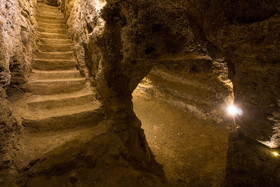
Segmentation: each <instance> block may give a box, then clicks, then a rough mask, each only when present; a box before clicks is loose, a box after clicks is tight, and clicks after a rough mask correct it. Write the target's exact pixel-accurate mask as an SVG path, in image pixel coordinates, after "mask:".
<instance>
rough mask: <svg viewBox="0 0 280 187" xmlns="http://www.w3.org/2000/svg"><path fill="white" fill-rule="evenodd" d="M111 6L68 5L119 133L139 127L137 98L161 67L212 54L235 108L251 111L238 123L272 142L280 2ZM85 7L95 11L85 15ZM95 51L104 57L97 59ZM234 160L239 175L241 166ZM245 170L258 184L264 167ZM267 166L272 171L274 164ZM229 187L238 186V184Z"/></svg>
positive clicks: (247, 133)
mask: <svg viewBox="0 0 280 187" xmlns="http://www.w3.org/2000/svg"><path fill="white" fill-rule="evenodd" d="M106 2H107V4H106V5H105V7H104V8H103V9H102V10H101V14H100V13H98V10H97V9H95V8H90V7H95V6H96V5H97V4H99V5H100V4H102V3H103V1H91V2H89V1H83V2H81V1H62V3H61V4H62V10H63V11H65V15H66V17H67V18H69V19H68V21H69V23H71V20H75V19H76V20H80V21H74V22H75V23H77V25H79V26H77V25H76V26H74V27H73V26H71V25H72V24H69V28H70V30H72V31H73V34H72V36H73V38H74V40H75V41H76V42H77V43H81V41H82V43H83V44H81V45H80V46H83V45H84V44H85V45H84V46H86V47H84V48H80V49H81V50H80V51H83V49H86V50H84V52H85V55H83V56H84V57H87V58H86V59H87V60H88V61H87V63H88V66H89V67H90V68H89V69H90V70H91V71H90V72H89V74H90V75H89V76H91V75H93V76H95V79H96V81H95V82H96V84H97V87H98V90H99V92H100V95H101V98H102V101H103V103H104V106H105V109H106V111H107V112H108V113H109V114H110V115H111V116H112V117H113V118H114V119H115V120H116V121H118V120H119V122H120V123H119V124H118V125H116V126H115V127H116V129H118V128H120V129H127V128H129V127H128V126H127V125H121V124H123V123H122V122H121V121H126V122H125V123H126V124H131V126H132V125H133V124H135V123H134V122H136V121H135V120H136V118H135V117H134V113H133V111H132V107H131V106H132V103H131V101H130V100H131V92H132V91H133V89H134V88H135V87H136V86H137V84H138V83H139V82H140V80H142V79H143V77H145V76H146V75H147V74H148V72H149V71H150V70H151V68H152V67H153V66H154V65H155V64H159V63H161V62H167V61H168V60H170V59H175V58H179V59H185V58H186V56H189V55H206V56H210V57H211V58H212V59H213V60H214V61H220V62H226V63H227V64H228V67H229V75H230V78H231V79H232V81H233V86H234V95H235V103H236V104H237V105H239V106H240V107H241V108H242V109H243V111H244V115H243V116H242V117H241V118H240V121H238V124H239V125H240V126H241V130H242V131H243V133H244V134H245V136H246V137H248V138H249V139H250V138H251V139H253V140H255V141H257V140H262V141H267V140H270V137H271V136H272V135H273V134H274V132H273V130H274V129H273V127H274V124H275V123H274V122H273V121H270V120H269V119H268V117H270V116H271V115H272V114H275V112H277V111H278V110H279V109H278V108H277V99H278V97H279V96H278V93H279V88H280V87H279V76H278V75H279V68H278V61H279V54H280V53H279V47H278V46H279V36H278V31H279V8H278V7H279V1H265V2H264V1H246V2H233V1H230V0H228V1H216V0H211V1H190V0H188V1H187V0H185V1H183V0H182V1H179V0H178V1H168V0H165V1H150V0H146V1H140V0H139V1H130V0H125V1H123V0H122V1H120V0H115V1H106ZM82 6H87V7H88V8H87V9H86V10H84V11H83V10H82V9H81V8H79V7H82ZM88 11H91V13H92V14H90V15H92V16H88V15H89V14H88ZM100 17H101V18H102V19H103V20H104V21H105V25H104V29H103V32H102V33H101V32H99V29H97V30H98V32H96V30H95V29H96V28H100V27H101V28H102V26H103V24H104V23H103V22H102V21H100ZM81 20H83V21H81ZM72 22H73V21H72ZM75 33H76V34H75ZM77 33H82V34H81V35H80V36H82V37H79V35H78V34H77ZM90 38H92V39H90ZM88 39H89V40H88ZM78 41H79V42H78ZM85 41H86V42H85ZM88 41H89V42H88ZM88 46H90V47H88ZM88 49H97V50H95V51H94V53H90V51H91V50H88ZM81 54H83V53H81ZM92 70H93V71H92ZM274 116H275V115H274ZM128 119H133V120H128ZM128 121H129V122H128ZM132 121H134V122H132ZM136 124H139V122H137V123H136ZM122 126H125V127H122ZM137 128H138V129H139V127H136V129H137ZM276 130H277V128H276ZM138 132H140V131H139V130H138ZM140 139H141V138H140ZM141 141H143V140H141ZM231 141H234V140H233V139H232V140H231ZM229 144H230V145H231V144H233V142H230V143H229ZM231 148H232V147H231V146H230V149H231ZM240 152H243V150H240ZM236 154H238V153H236ZM230 156H231V155H229V157H230ZM229 161H230V162H229V163H228V164H229V168H231V167H230V165H231V164H232V163H234V162H235V160H234V159H230V160H229ZM231 162H232V163H231ZM243 166H244V167H252V169H251V170H250V171H251V172H249V173H247V174H246V176H247V177H248V178H247V179H248V180H249V181H250V180H251V176H254V167H258V166H257V165H255V164H254V163H253V162H252V161H249V160H248V162H247V164H246V165H243ZM243 166H242V165H240V167H241V169H240V170H241V171H242V167H243ZM261 166H263V167H269V165H266V163H262V165H261ZM231 169H233V168H231ZM229 172H230V169H229ZM267 174H268V175H271V176H272V175H273V177H272V178H275V177H276V176H275V175H274V174H273V173H267ZM246 176H243V177H246ZM229 181H230V182H232V183H233V184H234V181H235V179H234V178H229ZM237 183H238V182H237ZM241 183H242V182H241Z"/></svg>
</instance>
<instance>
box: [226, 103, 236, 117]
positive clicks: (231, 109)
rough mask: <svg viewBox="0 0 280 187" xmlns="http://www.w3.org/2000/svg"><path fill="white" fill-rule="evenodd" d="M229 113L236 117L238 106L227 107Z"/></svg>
mask: <svg viewBox="0 0 280 187" xmlns="http://www.w3.org/2000/svg"><path fill="white" fill-rule="evenodd" d="M227 112H228V113H229V114H230V115H233V116H234V115H236V114H237V108H236V106H234V105H230V106H228V107H227Z"/></svg>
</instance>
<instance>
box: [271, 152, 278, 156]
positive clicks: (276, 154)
mask: <svg viewBox="0 0 280 187" xmlns="http://www.w3.org/2000/svg"><path fill="white" fill-rule="evenodd" d="M272 154H273V155H274V156H280V155H279V153H277V152H272Z"/></svg>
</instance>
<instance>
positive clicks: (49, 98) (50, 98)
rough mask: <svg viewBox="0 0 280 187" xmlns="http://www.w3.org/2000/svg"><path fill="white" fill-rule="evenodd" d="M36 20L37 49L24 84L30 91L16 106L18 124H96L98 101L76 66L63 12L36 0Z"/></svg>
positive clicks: (33, 127) (50, 127)
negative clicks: (19, 121) (20, 119)
mask: <svg viewBox="0 0 280 187" xmlns="http://www.w3.org/2000/svg"><path fill="white" fill-rule="evenodd" d="M37 22H38V28H37V40H36V43H37V49H36V50H34V52H33V63H32V68H33V70H32V73H31V75H30V77H29V80H28V82H27V84H26V89H27V90H29V91H30V93H29V94H26V96H25V97H24V99H23V100H24V102H22V104H21V107H18V113H19V114H20V116H21V117H22V118H23V122H22V124H23V125H24V126H25V129H26V130H28V131H29V132H46V131H58V130H68V129H71V128H76V127H80V126H87V125H94V124H96V123H97V120H98V119H100V116H101V113H102V112H101V109H100V107H101V104H100V103H99V102H98V101H97V100H96V97H95V94H94V93H95V91H94V90H93V88H91V87H90V86H89V85H88V83H87V82H86V80H85V78H84V77H82V76H81V75H80V72H79V71H78V70H77V69H76V66H75V58H74V56H73V51H72V45H73V44H72V42H71V40H70V39H69V38H68V34H67V29H66V24H65V21H64V17H63V14H62V13H61V12H60V11H59V10H58V8H57V7H53V6H48V5H46V4H44V3H38V13H37Z"/></svg>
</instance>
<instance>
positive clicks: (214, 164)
mask: <svg viewBox="0 0 280 187" xmlns="http://www.w3.org/2000/svg"><path fill="white" fill-rule="evenodd" d="M206 59H207V58H206ZM206 59H205V58H203V56H201V57H199V58H198V57H197V56H194V57H193V58H190V59H184V60H179V61H176V60H175V61H169V62H166V63H162V64H159V65H155V66H154V68H153V69H152V70H151V72H150V73H149V74H148V75H147V76H146V77H145V78H144V79H143V80H142V82H141V83H139V85H138V87H137V88H136V89H135V90H134V92H133V94H132V96H133V105H134V111H135V113H136V115H137V117H138V118H139V119H140V120H141V122H142V128H143V129H144V131H145V134H146V138H147V141H148V144H149V146H150V147H151V150H152V152H153V153H154V154H155V158H156V160H157V161H158V162H159V163H160V164H162V165H163V168H164V171H165V174H166V177H167V178H168V181H169V182H170V183H171V184H172V185H174V186H175V185H177V186H180V185H181V186H184V185H185V186H188V185H196V186H199V185H200V186H204V185H212V186H219V185H221V184H222V183H223V179H224V177H225V173H226V152H227V146H228V136H229V132H230V129H231V128H232V125H233V124H232V123H233V121H232V120H231V117H230V116H228V115H227V113H226V106H227V105H229V103H230V101H232V99H233V98H232V85H231V84H232V83H231V81H230V80H229V79H228V76H227V75H228V69H227V65H226V63H218V62H213V61H212V60H210V59H207V60H206ZM207 63H208V64H207ZM210 82H211V83H210ZM217 92H218V93H219V94H217Z"/></svg>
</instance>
